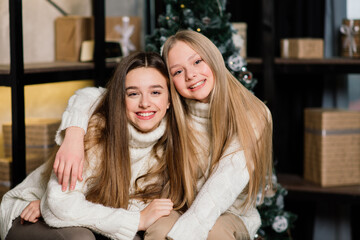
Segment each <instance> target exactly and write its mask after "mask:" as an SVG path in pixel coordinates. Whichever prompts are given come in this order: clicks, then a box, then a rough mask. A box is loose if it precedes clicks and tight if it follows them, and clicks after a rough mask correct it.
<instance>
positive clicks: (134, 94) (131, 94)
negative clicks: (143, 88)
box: [127, 92, 138, 97]
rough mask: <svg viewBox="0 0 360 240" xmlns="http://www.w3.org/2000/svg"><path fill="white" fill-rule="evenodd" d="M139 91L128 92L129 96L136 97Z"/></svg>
mask: <svg viewBox="0 0 360 240" xmlns="http://www.w3.org/2000/svg"><path fill="white" fill-rule="evenodd" d="M137 95H138V93H137V92H130V93H127V96H128V97H134V96H137Z"/></svg>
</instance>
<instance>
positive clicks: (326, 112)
mask: <svg viewBox="0 0 360 240" xmlns="http://www.w3.org/2000/svg"><path fill="white" fill-rule="evenodd" d="M304 140H305V142H304V148H305V149H304V151H305V153H304V178H305V179H306V180H309V181H311V182H314V183H317V184H319V185H321V186H323V187H329V186H343V185H357V184H360V111H347V110H339V109H321V108H308V109H305V138H304Z"/></svg>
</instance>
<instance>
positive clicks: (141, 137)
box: [128, 118, 166, 148]
mask: <svg viewBox="0 0 360 240" xmlns="http://www.w3.org/2000/svg"><path fill="white" fill-rule="evenodd" d="M165 129H166V118H163V119H162V120H161V122H160V125H159V126H158V127H157V128H156V129H155V130H153V131H151V132H148V133H142V132H139V131H138V130H137V129H136V128H135V127H134V126H133V125H131V124H130V123H129V124H128V130H129V138H130V141H129V145H130V147H132V148H147V147H149V146H151V145H153V144H154V143H156V142H157V141H158V140H159V139H160V138H161V137H162V136H163V135H164V133H165Z"/></svg>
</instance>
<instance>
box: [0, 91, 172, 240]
mask: <svg viewBox="0 0 360 240" xmlns="http://www.w3.org/2000/svg"><path fill="white" fill-rule="evenodd" d="M99 91H101V93H102V92H103V91H104V89H100V90H99ZM99 93H100V92H99ZM99 96H100V94H98V95H97V97H99ZM92 100H93V101H91V104H90V105H93V104H92V103H95V104H96V101H97V98H92ZM89 103H90V102H87V104H89ZM88 107H89V106H87V108H88ZM90 111H92V110H90ZM89 114H91V112H89ZM79 119H80V118H79ZM88 119H89V118H88V117H87V120H85V121H88ZM60 129H61V128H60ZM128 129H129V136H130V142H129V144H130V158H131V173H132V175H131V182H130V184H131V187H130V189H129V191H130V193H132V192H133V191H134V183H135V180H136V178H137V177H139V176H140V175H143V174H145V173H146V172H148V170H149V169H150V168H151V167H152V166H153V165H154V164H156V160H155V159H154V158H153V157H152V156H151V154H150V153H151V150H152V148H153V146H154V145H155V144H156V142H157V141H158V140H159V139H160V138H161V137H162V136H163V134H164V132H165V129H166V121H165V120H163V121H162V122H161V124H160V126H159V127H158V128H157V129H155V130H154V131H152V132H150V133H146V134H144V133H140V132H138V131H137V130H136V129H135V128H134V127H133V126H132V125H130V124H129V126H128ZM61 134H62V131H61V130H59V131H58V133H57V136H56V141H57V143H58V144H61V142H62V137H61V136H62V135H61ZM97 164H98V156H97V155H96V154H95V152H93V153H91V154H90V157H89V164H88V166H87V168H86V169H84V173H83V177H84V180H83V181H82V182H78V183H77V184H76V188H75V190H74V191H67V192H62V191H61V187H60V185H59V184H58V182H57V178H56V176H55V174H54V173H53V174H52V176H51V178H50V181H49V182H48V184H47V185H46V183H44V182H43V181H42V178H41V173H42V172H43V171H44V169H45V165H44V164H43V165H42V166H40V167H39V168H37V169H36V170H35V171H34V172H32V173H31V174H30V175H29V176H28V177H27V178H26V179H25V180H24V181H23V182H22V183H21V184H19V185H18V186H16V187H15V188H14V189H12V190H10V191H9V192H7V193H6V194H5V195H4V197H3V200H2V202H1V206H0V226H1V228H0V230H1V238H2V239H5V236H6V234H7V233H8V231H9V229H10V228H11V226H12V221H13V220H14V219H15V218H16V217H18V216H19V215H20V214H21V212H22V211H23V209H24V208H25V207H26V206H27V205H28V204H29V203H30V202H31V201H34V200H38V199H42V200H41V214H42V216H43V218H44V220H45V221H46V223H47V224H49V225H50V226H53V227H71V226H82V227H87V228H89V229H92V230H94V231H96V232H98V233H101V234H103V235H105V236H107V237H109V238H111V239H126V240H127V239H129V240H132V239H133V238H134V236H135V234H136V232H137V230H138V225H139V221H140V211H141V210H143V209H144V208H145V207H146V206H147V204H144V203H143V202H141V201H139V200H134V199H133V200H131V201H130V203H129V207H128V209H127V210H125V209H116V208H111V207H105V206H103V205H101V204H94V203H91V202H89V201H86V199H85V193H86V190H87V188H88V186H87V182H86V179H87V178H88V177H89V176H91V175H92V173H93V171H94V170H95V169H96V166H97Z"/></svg>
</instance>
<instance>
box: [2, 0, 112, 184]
mask: <svg viewBox="0 0 360 240" xmlns="http://www.w3.org/2000/svg"><path fill="white" fill-rule="evenodd" d="M93 15H94V19H95V21H94V22H95V24H94V25H95V26H94V27H95V31H94V32H95V53H94V54H95V63H94V67H93V68H92V69H83V70H75V71H67V70H64V71H53V72H48V73H29V74H26V73H25V71H24V70H25V69H24V50H23V24H22V21H23V20H22V0H9V22H10V73H9V74H1V75H0V85H1V86H8V87H11V110H12V113H11V114H12V165H11V187H14V186H16V185H17V184H19V183H20V182H21V181H22V180H23V179H24V178H25V177H26V160H25V159H26V147H25V103H24V101H25V99H24V87H25V85H29V84H38V83H47V82H59V81H70V80H76V79H89V78H94V79H95V83H96V85H98V86H100V85H104V84H105V76H106V73H107V69H106V64H105V0H96V1H93ZM49 76H53V78H52V80H50V81H49V79H51V78H49ZM46 78H47V80H46Z"/></svg>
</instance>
